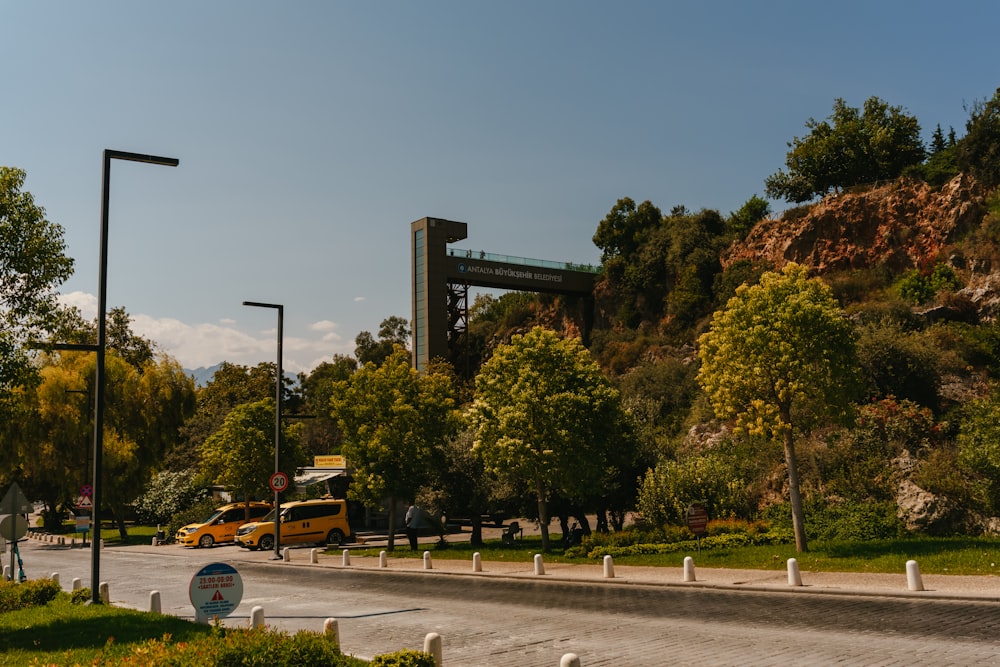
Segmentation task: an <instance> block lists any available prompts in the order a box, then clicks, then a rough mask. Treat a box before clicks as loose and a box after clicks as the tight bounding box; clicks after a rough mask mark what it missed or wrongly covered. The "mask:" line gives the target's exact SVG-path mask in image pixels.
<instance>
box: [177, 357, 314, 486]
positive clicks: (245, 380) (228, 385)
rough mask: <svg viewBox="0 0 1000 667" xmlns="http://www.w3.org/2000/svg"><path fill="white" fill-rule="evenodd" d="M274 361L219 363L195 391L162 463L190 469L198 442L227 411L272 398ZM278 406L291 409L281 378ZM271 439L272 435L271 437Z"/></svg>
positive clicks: (287, 388) (222, 419) (285, 386)
mask: <svg viewBox="0 0 1000 667" xmlns="http://www.w3.org/2000/svg"><path fill="white" fill-rule="evenodd" d="M275 367H276V364H274V363H273V362H271V363H266V362H264V363H260V364H257V365H256V366H241V365H239V364H232V363H229V362H223V363H222V364H221V365H220V366H219V368H218V369H217V370H216V371H215V374H214V375H213V376H212V380H211V382H209V383H208V384H207V385H205V386H204V387H202V388H201V389H199V390H198V392H197V402H196V407H195V412H194V415H193V416H192V417H191V418H190V419H188V420H187V422H186V423H185V424H184V427H183V428H182V429H181V434H182V435H183V442H182V443H181V444H180V446H178V447H176V448H174V449H173V451H171V452H169V455H168V456H167V459H166V461H165V466H166V467H167V469H169V470H174V471H182V470H186V469H188V468H190V467H191V466H192V464H193V463H194V462H196V460H197V457H198V451H199V449H200V448H201V445H202V444H203V443H204V442H205V440H206V439H208V437H209V436H211V435H212V434H213V433H214V432H215V431H217V430H218V429H219V428H220V427H221V426H222V423H223V421H224V420H225V418H226V415H228V414H229V411H230V410H232V409H233V408H235V407H236V406H238V405H243V404H244V403H253V402H256V401H261V400H264V399H265V398H269V397H270V398H271V399H272V400H273V398H274V376H275ZM283 380H284V381H283V383H282V392H283V393H282V398H281V400H282V406H283V408H284V409H285V410H291V407H290V404H294V402H293V401H290V400H288V399H289V398H290V397H291V391H290V388H289V384H290V383H289V381H288V379H287V378H284V379H283ZM272 440H273V436H272Z"/></svg>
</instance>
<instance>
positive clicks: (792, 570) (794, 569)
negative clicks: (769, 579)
mask: <svg viewBox="0 0 1000 667" xmlns="http://www.w3.org/2000/svg"><path fill="white" fill-rule="evenodd" d="M787 565H788V585H789V586H801V585H802V575H801V574H800V573H799V561H797V560H796V559H794V558H789V559H788V563H787Z"/></svg>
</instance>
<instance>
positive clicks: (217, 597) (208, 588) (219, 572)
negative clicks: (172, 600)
mask: <svg viewBox="0 0 1000 667" xmlns="http://www.w3.org/2000/svg"><path fill="white" fill-rule="evenodd" d="M188 597H189V598H190V599H191V604H192V605H194V608H195V610H197V612H198V615H199V616H200V617H202V618H204V619H211V618H216V617H217V618H225V617H226V616H229V614H231V613H233V610H234V609H236V607H238V606H239V604H240V601H241V600H242V599H243V578H242V577H240V573H239V572H237V571H236V568H234V567H233V566H232V565H227V564H226V563H212V564H210V565H206V566H205V567H203V568H201V569H200V570H198V573H197V574H195V575H194V576H193V577H191V585H190V587H189V588H188Z"/></svg>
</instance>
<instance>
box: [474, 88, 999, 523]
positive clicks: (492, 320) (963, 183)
mask: <svg viewBox="0 0 1000 667" xmlns="http://www.w3.org/2000/svg"><path fill="white" fill-rule="evenodd" d="M807 127H808V128H809V129H810V130H811V133H810V135H808V136H807V137H804V138H801V139H800V138H796V139H795V140H794V141H793V142H791V143H790V144H789V147H790V149H791V150H790V151H789V153H788V162H787V167H788V173H785V172H779V173H778V174H775V175H774V176H772V177H770V178H769V179H768V181H767V189H768V194H769V195H771V196H772V197H779V196H780V197H782V198H786V199H788V200H789V201H791V202H792V203H801V202H803V201H807V200H809V199H814V201H812V202H811V203H806V204H804V205H799V206H796V207H794V208H790V209H788V210H786V211H784V212H783V213H782V214H780V215H771V211H770V207H769V205H768V202H767V201H766V200H764V199H761V198H760V197H757V196H756V195H755V196H754V197H752V198H751V199H750V200H748V201H747V203H746V204H745V205H744V206H743V207H742V208H741V209H740V210H739V211H735V212H732V213H730V214H729V215H723V214H721V213H720V212H718V211H715V210H710V209H706V210H701V211H697V212H693V211H689V210H688V209H686V208H685V207H684V206H674V207H673V208H672V209H671V210H670V211H669V213H663V212H662V211H661V210H660V209H659V208H658V207H657V206H656V205H654V204H653V203H652V202H649V201H644V202H641V203H636V202H635V201H634V200H632V199H630V198H627V197H626V198H622V199H620V200H619V201H618V202H617V203H616V204H615V205H614V206H613V207H612V209H611V210H610V212H609V213H608V215H607V216H606V217H605V218H604V219H603V220H602V221H600V223H599V224H598V225H597V229H596V232H595V235H594V242H595V244H597V245H598V247H600V248H601V250H602V252H603V256H602V264H603V268H604V272H603V274H602V276H601V278H600V279H599V282H598V284H597V286H596V288H595V304H596V307H595V313H596V319H595V323H594V330H593V332H592V334H591V351H592V353H593V354H594V355H595V358H596V359H597V361H598V362H599V364H600V365H601V367H602V368H603V369H604V370H605V372H606V373H608V374H609V376H611V377H612V378H613V381H614V384H615V385H616V386H617V387H618V388H619V389H620V391H621V392H622V394H623V397H624V400H625V404H626V405H627V406H628V408H629V410H630V412H631V414H632V416H633V418H634V419H635V423H636V426H637V429H638V432H639V437H640V439H641V442H642V451H643V455H644V461H645V465H646V471H645V472H644V474H643V475H642V476H641V477H642V481H641V488H640V491H639V495H638V501H637V502H638V506H639V509H640V511H641V513H642V515H643V517H644V518H645V519H647V520H649V521H650V522H652V523H659V522H664V521H672V522H680V521H682V518H683V511H684V509H685V507H686V504H687V503H688V502H691V501H693V500H704V501H706V502H707V503H708V505H709V506H710V508H711V513H712V516H713V517H719V518H722V517H735V518H758V517H761V516H769V517H775V518H784V517H786V516H787V499H788V497H789V489H788V481H787V480H788V475H787V469H786V464H785V461H783V459H782V455H781V454H782V452H781V447H780V446H777V447H776V446H775V445H774V444H773V443H772V442H770V441H769V440H768V439H767V438H764V437H760V436H753V435H747V434H746V433H745V432H740V431H738V430H737V431H734V430H733V428H732V426H733V425H732V424H731V423H729V422H728V421H722V420H719V419H718V418H717V417H716V415H715V411H714V410H713V409H712V407H711V406H710V404H709V401H708V400H707V397H706V395H705V393H704V391H703V389H702V387H701V386H700V384H699V382H698V379H697V378H698V373H699V369H700V361H699V359H698V337H699V336H700V335H701V334H703V333H705V332H706V331H708V330H709V327H710V324H711V321H712V316H713V313H716V312H717V311H719V310H720V309H722V308H724V307H725V306H726V304H727V302H728V301H729V299H730V298H731V297H733V295H734V294H735V293H736V290H737V288H738V287H739V286H740V285H744V284H747V285H753V284H756V283H757V281H759V279H760V277H761V275H762V274H764V273H765V272H768V271H779V270H781V269H782V268H783V267H785V266H786V265H787V264H789V263H793V262H794V263H796V264H801V265H804V266H805V267H807V268H808V269H809V272H810V274H811V275H812V276H814V277H818V278H819V279H821V280H822V281H823V282H825V283H826V284H827V285H829V286H830V288H831V289H832V291H833V295H834V296H835V298H836V300H837V302H838V303H839V305H840V307H841V309H842V313H843V316H844V317H846V318H848V320H849V322H850V323H851V325H852V327H853V329H854V334H855V337H856V358H857V368H856V373H857V378H858V381H859V387H860V391H859V392H858V393H857V396H856V397H855V399H854V402H853V410H852V414H851V418H850V419H849V420H847V422H845V423H834V422H833V421H827V422H824V423H821V424H818V425H817V426H815V427H813V428H811V429H810V430H809V431H808V432H801V433H798V434H797V437H798V438H799V443H798V447H799V457H798V458H799V461H798V464H799V468H800V470H799V477H800V479H801V485H802V494H803V498H804V502H805V504H806V506H807V508H809V512H807V514H808V515H809V516H811V517H813V519H811V526H810V529H811V531H812V534H813V535H814V536H819V537H824V536H829V537H836V536H838V533H840V534H841V535H843V536H851V531H852V526H853V529H857V527H858V526H859V525H862V524H863V525H864V526H866V527H867V528H866V530H873V531H875V532H877V533H879V534H881V535H883V536H889V534H902V533H904V532H907V531H911V532H926V533H932V534H949V533H961V532H969V533H982V532H996V531H997V529H998V528H1000V521H998V520H997V519H994V518H991V517H995V516H996V515H997V514H998V513H1000V419H998V417H1000V394H998V393H997V391H996V388H995V384H996V381H997V378H998V373H1000V328H998V325H997V307H998V305H997V304H998V302H1000V294H998V291H1000V264H998V257H1000V191H998V189H997V186H998V184H1000V175H998V171H1000V167H998V165H1000V161H997V160H996V157H997V155H998V154H1000V91H998V94H997V95H995V96H994V97H993V98H992V99H991V100H988V101H984V102H980V103H976V104H974V105H972V108H971V109H970V117H969V121H968V122H967V126H966V135H965V136H964V137H962V138H961V139H957V138H956V137H955V132H954V130H952V131H951V132H950V133H949V135H948V136H947V137H946V136H945V134H944V133H943V132H942V131H941V129H940V127H938V128H937V130H936V131H935V132H934V136H933V140H932V143H931V146H929V147H927V148H926V149H925V147H924V146H923V144H922V143H920V142H919V125H917V124H916V120H915V119H913V118H912V117H909V116H907V115H906V114H905V112H903V111H902V110H900V109H898V108H894V107H889V106H888V105H885V104H884V103H881V101H879V100H877V98H872V99H871V100H869V101H868V102H866V104H865V107H864V110H863V111H862V110H859V109H850V108H849V107H847V106H846V105H844V104H843V102H842V101H841V100H838V101H837V103H836V104H835V106H834V113H833V114H832V115H831V117H830V118H829V119H828V120H826V121H822V122H817V121H814V120H810V121H809V122H808V123H807ZM893 130H898V132H896V133H895V134H893ZM887 136H888V137H896V139H895V141H897V142H898V144H897V145H892V144H891V142H890V144H886V143H885V142H886V141H887V140H886V139H885V137H887ZM874 138H879V141H881V142H882V143H881V144H879V145H876V144H877V143H878V142H876V141H875V139H874ZM835 158H836V159H835ZM823 164H826V165H834V166H830V167H829V168H828V169H827V171H826V172H823V173H820V172H822V170H823V167H821V166H817V165H823ZM810 170H811V171H810ZM816 197H819V199H815V198H816ZM578 313H579V308H578V307H577V304H575V303H573V302H572V300H568V299H565V298H562V297H554V296H548V295H524V294H507V295H504V296H502V297H500V298H499V299H490V298H483V299H481V300H480V301H479V302H477V304H476V306H475V308H474V309H473V320H472V324H471V326H470V333H471V334H472V336H473V338H474V341H475V344H476V345H478V346H479V347H480V348H481V349H482V350H484V351H485V352H484V354H485V356H488V355H489V350H490V349H491V348H493V347H495V346H496V345H498V344H500V343H502V342H504V341H507V340H509V339H510V337H511V336H512V335H514V334H516V333H523V332H525V331H527V330H529V329H530V328H531V327H532V326H535V325H539V324H540V325H544V326H546V327H550V328H554V329H556V330H558V331H560V332H562V333H564V334H565V335H580V332H581V330H582V327H583V323H582V322H581V321H580V318H579V315H578ZM824 517H825V518H824ZM831 517H832V518H831ZM820 523H822V524H823V528H822V529H821V528H820V527H819V525H820ZM823 531H826V532H823Z"/></svg>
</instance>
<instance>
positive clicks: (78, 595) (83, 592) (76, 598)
mask: <svg viewBox="0 0 1000 667" xmlns="http://www.w3.org/2000/svg"><path fill="white" fill-rule="evenodd" d="M89 600H90V589H89V588H78V589H76V590H75V591H73V592H72V593H71V594H70V596H69V601H70V602H71V603H72V604H86V603H87V602H88V601H89Z"/></svg>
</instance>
